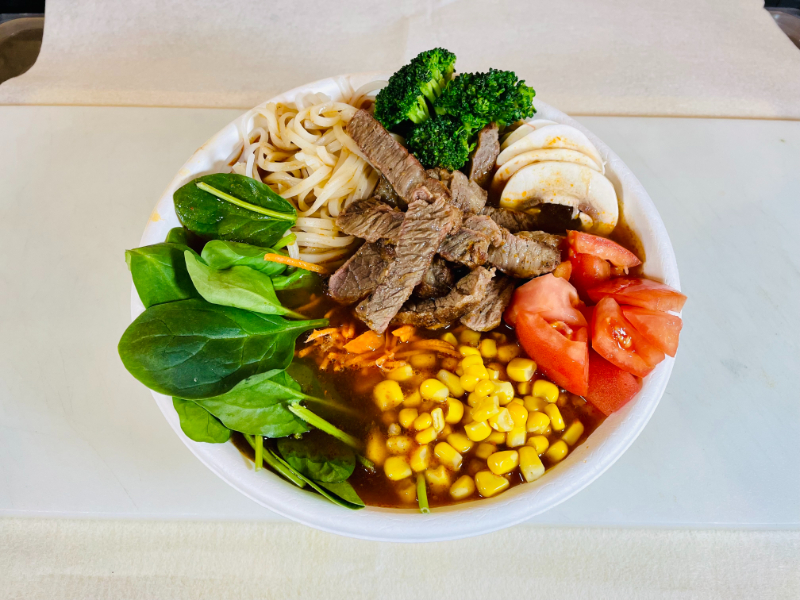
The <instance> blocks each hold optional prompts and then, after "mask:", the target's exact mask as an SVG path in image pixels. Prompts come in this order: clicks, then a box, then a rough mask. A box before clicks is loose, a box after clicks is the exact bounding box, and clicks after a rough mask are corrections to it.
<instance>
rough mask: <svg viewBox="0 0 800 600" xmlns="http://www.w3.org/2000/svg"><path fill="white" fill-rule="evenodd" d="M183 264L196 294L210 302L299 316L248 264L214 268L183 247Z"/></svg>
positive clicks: (296, 317)
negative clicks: (280, 299)
mask: <svg viewBox="0 0 800 600" xmlns="http://www.w3.org/2000/svg"><path fill="white" fill-rule="evenodd" d="M185 256H186V268H187V270H188V271H189V275H190V276H191V278H192V283H194V286H195V288H197V291H198V292H200V295H201V296H202V297H203V298H205V299H206V300H208V301H209V302H211V303H212V304H221V305H223V306H233V307H234V308H241V309H244V310H249V311H253V312H257V313H262V314H265V315H286V316H289V317H292V318H294V319H303V318H305V317H303V315H301V314H300V313H296V312H294V311H293V310H291V309H288V308H286V307H284V306H283V305H282V304H281V303H280V301H279V300H278V297H277V296H276V295H275V289H274V288H273V287H272V280H271V279H270V278H269V276H268V275H265V274H264V273H261V272H259V271H255V270H253V269H250V268H249V267H231V268H230V269H224V270H221V271H220V270H217V269H212V268H211V267H209V266H208V265H206V264H204V263H203V262H202V261H201V260H200V259H198V258H195V255H194V254H193V253H192V252H191V251H188V250H187V251H186V253H185Z"/></svg>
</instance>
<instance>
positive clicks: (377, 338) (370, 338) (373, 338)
mask: <svg viewBox="0 0 800 600" xmlns="http://www.w3.org/2000/svg"><path fill="white" fill-rule="evenodd" d="M383 344H384V340H383V336H381V335H378V334H377V333H375V332H374V331H367V332H366V333H362V334H361V335H360V336H358V337H357V338H356V339H354V340H353V341H351V342H348V343H347V344H345V346H344V349H345V350H347V351H348V352H352V353H353V354H363V353H364V352H367V351H368V350H377V349H378V348H380V347H381V346H383Z"/></svg>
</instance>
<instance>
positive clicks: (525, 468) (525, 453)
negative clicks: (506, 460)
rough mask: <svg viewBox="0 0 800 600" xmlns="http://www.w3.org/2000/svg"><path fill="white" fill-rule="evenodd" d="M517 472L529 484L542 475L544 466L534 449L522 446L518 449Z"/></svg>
mask: <svg viewBox="0 0 800 600" xmlns="http://www.w3.org/2000/svg"><path fill="white" fill-rule="evenodd" d="M519 470H520V472H521V473H522V476H523V477H524V478H525V481H527V482H529V483H530V482H531V481H536V480H537V479H539V477H541V476H542V475H544V465H543V464H542V461H541V460H540V459H539V455H538V454H537V453H536V449H535V448H531V447H530V446H524V447H522V448H520V449H519Z"/></svg>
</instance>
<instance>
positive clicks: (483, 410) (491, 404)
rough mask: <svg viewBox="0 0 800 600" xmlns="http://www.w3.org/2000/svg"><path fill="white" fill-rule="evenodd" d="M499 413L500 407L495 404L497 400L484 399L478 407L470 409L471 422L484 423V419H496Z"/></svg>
mask: <svg viewBox="0 0 800 600" xmlns="http://www.w3.org/2000/svg"><path fill="white" fill-rule="evenodd" d="M503 410H505V409H503ZM500 412H501V411H500V406H499V405H498V404H497V400H494V399H492V398H484V399H483V400H482V401H481V402H480V403H479V404H478V406H476V407H475V408H473V409H472V419H473V421H485V420H486V419H492V418H494V417H496V416H497V415H498V414H500ZM490 422H491V421H490ZM495 429H496V428H495Z"/></svg>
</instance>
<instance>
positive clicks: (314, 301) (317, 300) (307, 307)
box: [294, 294, 323, 313]
mask: <svg viewBox="0 0 800 600" xmlns="http://www.w3.org/2000/svg"><path fill="white" fill-rule="evenodd" d="M322 299H323V296H317V295H316V294H312V296H311V300H310V301H309V302H308V304H305V305H303V306H301V307H300V308H295V309H294V311H295V312H299V313H303V312H306V311H308V310H310V309H312V308H314V307H315V306H316V305H317V304H319V303H320V302H322Z"/></svg>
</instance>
